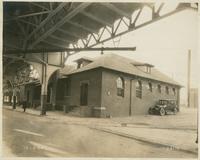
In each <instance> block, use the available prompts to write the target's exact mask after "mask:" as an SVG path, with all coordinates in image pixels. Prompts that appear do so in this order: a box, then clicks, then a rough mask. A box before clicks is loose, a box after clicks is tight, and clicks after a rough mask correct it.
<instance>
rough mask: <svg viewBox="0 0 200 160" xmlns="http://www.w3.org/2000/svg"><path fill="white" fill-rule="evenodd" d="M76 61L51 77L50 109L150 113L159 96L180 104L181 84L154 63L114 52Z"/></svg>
mask: <svg viewBox="0 0 200 160" xmlns="http://www.w3.org/2000/svg"><path fill="white" fill-rule="evenodd" d="M76 62H77V68H76V69H66V70H64V71H63V70H62V75H59V76H58V74H55V75H54V76H53V77H51V78H50V80H49V85H48V96H47V102H48V103H49V106H50V107H49V109H56V110H64V111H65V112H70V111H72V110H74V109H77V108H78V111H79V112H80V114H81V115H83V116H93V117H109V116H112V117H115V116H131V115H136V114H147V113H148V109H149V107H151V106H154V105H155V103H156V102H157V101H158V100H159V99H175V100H176V101H177V104H178V105H179V90H180V88H181V86H180V85H179V84H178V83H177V82H175V81H174V80H172V79H171V78H169V77H168V76H166V75H164V74H163V73H161V72H159V71H158V70H157V69H155V68H154V66H153V65H151V64H148V63H141V62H136V61H134V60H132V59H128V58H125V57H122V56H119V55H114V54H107V55H102V56H101V57H98V58H96V59H90V58H80V59H78V60H76ZM58 77H59V78H58ZM39 88H40V87H38V86H37V89H36V90H39ZM35 93H37V91H35ZM35 97H37V96H36V94H35ZM32 101H34V100H32ZM35 101H37V102H39V97H37V100H35ZM52 106H53V107H52Z"/></svg>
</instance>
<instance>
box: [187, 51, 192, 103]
mask: <svg viewBox="0 0 200 160" xmlns="http://www.w3.org/2000/svg"><path fill="white" fill-rule="evenodd" d="M187 70H188V75H187V89H188V96H187V98H188V99H187V102H188V103H187V104H188V107H190V74H191V73H190V72H191V50H190V49H189V50H188V69H187Z"/></svg>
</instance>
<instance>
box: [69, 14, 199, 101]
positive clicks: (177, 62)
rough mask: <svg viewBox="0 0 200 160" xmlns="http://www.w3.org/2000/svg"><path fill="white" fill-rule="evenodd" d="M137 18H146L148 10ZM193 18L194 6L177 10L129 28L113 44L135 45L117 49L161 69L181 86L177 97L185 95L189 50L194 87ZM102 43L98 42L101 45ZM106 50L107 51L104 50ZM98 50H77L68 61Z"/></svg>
mask: <svg viewBox="0 0 200 160" xmlns="http://www.w3.org/2000/svg"><path fill="white" fill-rule="evenodd" d="M143 15H144V16H143V17H142V18H141V19H140V20H139V21H138V23H140V21H143V20H144V19H145V18H146V19H148V18H149V17H148V15H149V14H145V12H144V14H143ZM197 18H198V13H197V12H195V11H194V10H185V11H181V12H179V13H177V14H175V15H172V16H170V17H167V18H164V19H162V20H159V21H157V22H155V23H153V24H150V25H147V26H145V27H143V28H140V29H138V30H135V31H132V32H129V33H128V34H125V35H123V36H121V38H116V41H117V40H119V39H120V42H119V44H117V43H116V44H115V45H116V46H120V47H123V46H127V47H135V46H136V47H137V49H136V51H134V52H117V51H115V52H114V51H113V53H116V54H120V55H122V56H126V57H129V58H133V59H135V60H138V61H143V62H148V63H151V64H153V65H155V67H156V68H157V69H159V70H160V71H162V72H163V73H165V74H167V75H168V76H170V77H171V78H173V79H174V80H176V81H177V82H179V83H180V84H181V85H183V86H184V88H183V89H182V91H181V99H182V102H184V101H185V100H184V99H186V87H187V55H188V50H189V49H190V50H191V51H192V68H191V70H192V77H191V78H192V80H191V83H192V87H197V85H198V84H197V75H198V72H197V59H198V57H197ZM101 46H102V45H99V47H101ZM103 46H104V47H113V46H114V43H113V40H110V41H108V42H106V43H104V44H103ZM104 53H105V54H107V53H108V52H104ZM99 55H100V52H81V53H80V54H77V55H74V56H72V57H70V58H69V59H68V61H67V63H68V64H71V62H72V61H73V60H74V59H77V58H80V57H81V56H88V57H96V56H99Z"/></svg>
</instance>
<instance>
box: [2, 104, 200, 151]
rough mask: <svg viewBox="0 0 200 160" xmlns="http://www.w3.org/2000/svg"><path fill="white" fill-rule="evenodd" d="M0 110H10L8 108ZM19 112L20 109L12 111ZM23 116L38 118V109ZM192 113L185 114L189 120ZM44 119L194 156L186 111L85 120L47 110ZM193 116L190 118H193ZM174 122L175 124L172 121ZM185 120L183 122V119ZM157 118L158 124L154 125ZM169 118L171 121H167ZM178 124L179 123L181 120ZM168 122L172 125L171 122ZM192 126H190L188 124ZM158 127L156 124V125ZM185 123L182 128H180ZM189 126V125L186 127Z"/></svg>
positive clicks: (190, 129)
mask: <svg viewBox="0 0 200 160" xmlns="http://www.w3.org/2000/svg"><path fill="white" fill-rule="evenodd" d="M4 108H6V109H10V110H12V106H5V105H4ZM15 111H17V112H23V109H22V108H21V107H17V108H16V109H15ZM26 114H31V115H34V116H38V117H41V116H40V111H39V110H34V109H30V108H27V110H26ZM193 114H194V113H189V115H188V116H189V117H190V116H191V115H193ZM44 117H45V118H48V119H51V120H56V121H57V122H58V123H64V124H69V125H85V126H87V127H89V128H91V129H97V130H100V131H104V132H109V133H112V134H115V135H119V136H123V137H126V138H132V139H136V140H139V141H142V142H145V143H149V144H154V145H159V146H162V147H165V148H166V149H172V150H173V149H176V150H182V151H185V152H190V153H195V154H197V153H198V149H197V144H196V143H195V140H196V136H197V135H196V130H195V123H196V122H192V120H190V121H191V122H190V123H188V122H187V123H185V121H187V119H188V118H187V117H186V112H183V113H181V114H179V115H177V117H176V116H173V115H172V116H168V117H167V116H166V117H165V116H163V117H160V116H147V115H146V116H134V117H130V118H127V117H126V118H112V119H108V118H87V117H73V116H69V115H67V114H66V113H64V112H62V111H48V112H47V115H46V116H44ZM193 117H194V115H193ZM175 118H176V119H178V121H176V123H172V122H174V119H175ZM184 118H185V119H184ZM158 119H159V121H160V122H158ZM171 119H172V120H171ZM183 119H184V121H182V122H179V121H181V120H183ZM171 121H172V122H171ZM191 123H192V124H191ZM159 124H160V125H159ZM183 124H185V125H183ZM189 124H191V126H192V127H191V126H189Z"/></svg>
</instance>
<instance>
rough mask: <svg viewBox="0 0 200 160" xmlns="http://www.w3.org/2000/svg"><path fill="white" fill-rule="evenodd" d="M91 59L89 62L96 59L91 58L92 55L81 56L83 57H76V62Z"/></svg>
mask: <svg viewBox="0 0 200 160" xmlns="http://www.w3.org/2000/svg"><path fill="white" fill-rule="evenodd" d="M84 60H85V61H89V62H92V61H94V59H93V58H90V57H81V58H79V59H76V60H75V61H74V62H81V61H84Z"/></svg>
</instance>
